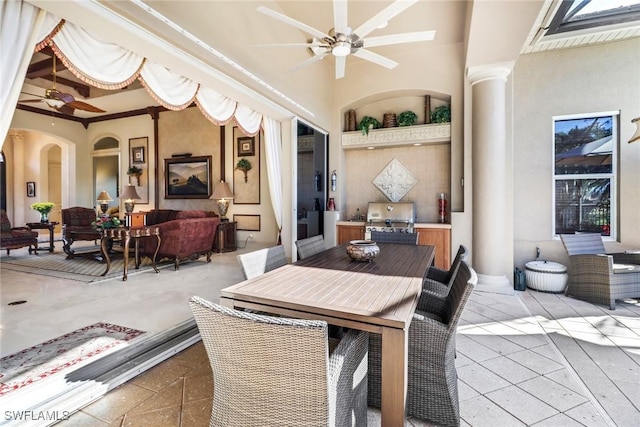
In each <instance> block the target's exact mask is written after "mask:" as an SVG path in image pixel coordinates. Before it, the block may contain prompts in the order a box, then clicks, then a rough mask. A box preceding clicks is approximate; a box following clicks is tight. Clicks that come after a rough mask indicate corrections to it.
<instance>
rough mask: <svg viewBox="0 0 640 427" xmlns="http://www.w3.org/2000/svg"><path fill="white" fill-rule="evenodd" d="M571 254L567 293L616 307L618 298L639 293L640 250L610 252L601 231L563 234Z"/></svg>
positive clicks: (564, 241) (639, 295) (565, 244)
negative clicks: (607, 250) (599, 232)
mask: <svg viewBox="0 0 640 427" xmlns="http://www.w3.org/2000/svg"><path fill="white" fill-rule="evenodd" d="M560 239H561V240H562V244H563V245H564V248H565V250H566V251H567V254H568V255H569V265H568V266H567V273H568V274H569V283H568V285H567V289H566V291H565V294H566V295H569V296H572V297H575V298H578V299H581V300H584V301H589V302H592V303H595V304H605V305H608V306H609V309H611V310H615V309H616V300H617V299H618V300H619V299H624V298H638V297H640V252H636V251H629V252H625V253H611V254H608V253H607V252H606V250H605V247H604V243H603V241H602V236H601V235H600V234H598V233H579V234H561V235H560Z"/></svg>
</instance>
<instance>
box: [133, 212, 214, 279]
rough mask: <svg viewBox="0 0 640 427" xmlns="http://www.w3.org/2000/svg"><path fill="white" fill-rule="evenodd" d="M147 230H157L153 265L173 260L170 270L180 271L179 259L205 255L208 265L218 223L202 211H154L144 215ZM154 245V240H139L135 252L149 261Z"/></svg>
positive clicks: (210, 213)
mask: <svg viewBox="0 0 640 427" xmlns="http://www.w3.org/2000/svg"><path fill="white" fill-rule="evenodd" d="M146 223H147V226H152V225H153V226H157V227H158V228H160V239H161V241H160V248H159V249H158V254H157V255H156V262H157V261H160V260H162V259H165V258H168V259H173V261H174V268H175V269H176V270H178V269H179V268H180V261H181V260H183V259H197V258H199V257H200V256H202V255H206V257H207V262H210V261H211V253H212V248H213V239H214V237H215V235H216V229H217V227H218V224H219V223H220V217H218V215H217V214H216V213H215V212H208V211H203V210H184V211H177V210H169V209H158V210H152V211H149V212H147V213H146ZM156 246H157V242H156V239H155V238H145V239H141V240H140V246H139V251H140V254H141V255H143V256H148V257H153V254H154V252H155V250H156Z"/></svg>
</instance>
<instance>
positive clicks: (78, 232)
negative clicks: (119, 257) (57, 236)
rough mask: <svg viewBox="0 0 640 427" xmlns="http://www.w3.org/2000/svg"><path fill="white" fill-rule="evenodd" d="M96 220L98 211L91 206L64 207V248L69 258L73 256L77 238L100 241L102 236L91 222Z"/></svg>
mask: <svg viewBox="0 0 640 427" xmlns="http://www.w3.org/2000/svg"><path fill="white" fill-rule="evenodd" d="M95 220H96V212H95V211H94V210H93V209H91V208H84V207H81V206H74V207H72V208H66V209H62V243H63V244H62V249H63V250H64V253H66V254H67V258H73V255H74V251H73V250H71V245H72V244H73V242H75V241H77V240H93V241H98V240H100V238H101V237H102V236H101V235H100V232H99V231H98V230H96V229H95V228H94V227H93V226H92V225H91V223H92V222H94V221H95Z"/></svg>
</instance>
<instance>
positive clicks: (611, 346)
mask: <svg viewBox="0 0 640 427" xmlns="http://www.w3.org/2000/svg"><path fill="white" fill-rule="evenodd" d="M457 349H458V356H457V359H456V365H457V369H458V377H459V379H458V381H459V382H458V384H459V396H460V411H461V418H462V419H461V424H462V425H463V426H473V427H484V426H491V427H494V426H536V427H543V426H562V427H564V426H567V427H571V426H619V427H633V426H639V425H640V303H638V301H636V300H628V301H627V302H624V303H623V302H619V303H618V305H617V308H616V310H615V311H610V310H608V309H607V308H606V307H604V306H595V305H593V304H589V303H585V302H582V301H578V300H575V299H571V298H567V297H565V296H563V295H558V294H548V293H541V292H536V291H531V290H527V291H526V292H517V293H516V295H514V296H509V295H499V294H489V293H482V292H474V293H473V295H472V297H471V299H470V301H469V303H468V305H467V307H466V309H465V312H464V314H463V316H462V319H461V321H460V324H459V328H458V336H457ZM212 387H213V386H212V381H211V371H210V369H209V367H208V361H207V358H206V353H205V351H204V349H203V347H202V344H201V343H198V344H196V345H194V346H192V347H190V348H188V349H187V350H185V351H183V352H182V353H180V354H178V355H176V356H174V357H173V358H171V359H168V360H167V361H165V362H163V363H162V364H160V365H158V366H156V367H155V368H153V369H151V370H149V371H147V372H146V373H144V374H142V375H140V376H139V377H137V378H135V379H133V380H131V381H129V382H128V383H126V384H124V385H122V386H120V387H119V388H117V389H115V390H113V391H111V392H110V393H108V394H107V395H106V396H104V397H103V398H101V399H100V400H98V401H96V402H94V403H93V404H91V405H89V406H87V407H85V408H84V409H83V410H81V411H80V412H78V413H76V414H74V415H73V416H72V417H71V418H70V419H69V420H67V421H64V422H62V423H60V424H59V425H61V426H66V427H68V426H107V425H111V426H113V425H117V426H155V427H162V426H183V427H191V426H206V425H208V418H209V413H210V410H211V397H210V396H211V393H212ZM376 425H380V417H379V411H377V410H376V409H370V410H369V426H376ZM407 425H409V426H428V425H430V424H428V423H423V422H421V421H419V420H415V419H410V420H409V421H408V423H407Z"/></svg>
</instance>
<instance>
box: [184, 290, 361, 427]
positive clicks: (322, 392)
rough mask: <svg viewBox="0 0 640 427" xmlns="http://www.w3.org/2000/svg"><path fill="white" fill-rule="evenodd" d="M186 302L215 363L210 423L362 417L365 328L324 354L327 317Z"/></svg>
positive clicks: (345, 422) (325, 422) (350, 421)
mask: <svg viewBox="0 0 640 427" xmlns="http://www.w3.org/2000/svg"><path fill="white" fill-rule="evenodd" d="M189 305H190V306H191V310H192V312H193V315H194V317H195V319H196V323H197V325H198V329H199V330H200V336H201V337H202V342H203V344H204V347H205V349H206V351H207V356H208V357H209V363H210V364H211V369H212V371H213V381H214V388H213V408H212V412H211V420H210V425H211V426H216V427H226V426H229V427H237V426H243V427H251V426H256V427H263V426H291V427H298V426H336V427H343V426H344V427H351V426H366V425H367V348H368V341H369V334H368V333H366V332H361V331H356V330H350V331H349V332H348V333H347V334H346V335H345V336H344V338H343V339H342V340H341V341H340V343H339V344H338V345H337V347H336V348H335V349H334V350H333V352H332V353H331V354H329V345H328V343H329V341H328V335H327V323H326V322H324V321H320V320H298V319H287V318H282V317H272V316H265V315H259V314H252V313H247V312H243V311H237V310H233V309H230V308H227V307H223V306H220V305H217V304H214V303H211V302H209V301H206V300H204V299H202V298H200V297H197V296H194V297H192V298H191V299H190V300H189Z"/></svg>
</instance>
